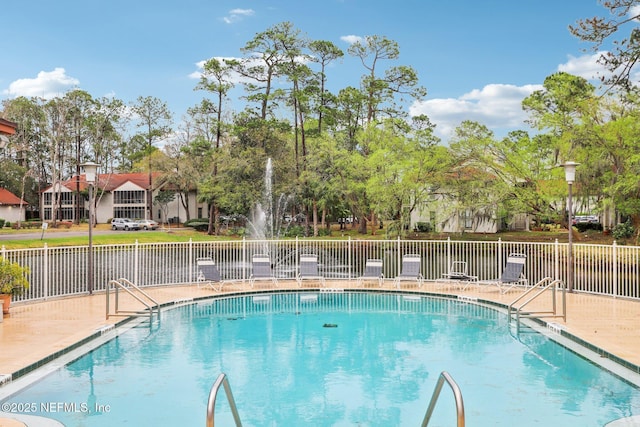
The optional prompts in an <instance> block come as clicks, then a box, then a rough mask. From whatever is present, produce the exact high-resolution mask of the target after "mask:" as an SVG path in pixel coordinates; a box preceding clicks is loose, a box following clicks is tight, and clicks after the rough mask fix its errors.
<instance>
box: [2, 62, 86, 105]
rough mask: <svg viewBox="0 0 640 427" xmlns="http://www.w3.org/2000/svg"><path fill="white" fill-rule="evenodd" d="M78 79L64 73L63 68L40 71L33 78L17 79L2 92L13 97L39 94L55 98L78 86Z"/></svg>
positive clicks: (46, 97) (42, 96) (45, 97)
mask: <svg viewBox="0 0 640 427" xmlns="http://www.w3.org/2000/svg"><path fill="white" fill-rule="evenodd" d="M79 84H80V81H79V80H78V79H76V78H74V77H70V76H68V75H67V74H66V71H65V69H64V68H55V69H54V70H53V71H40V72H39V73H38V76H37V77H36V78H35V79H18V80H16V81H14V82H12V83H11V84H9V88H8V89H5V90H4V91H3V92H2V93H3V94H5V95H8V96H11V97H14V98H17V97H19V96H26V97H32V96H39V97H41V98H44V99H51V98H55V97H56V96H59V95H62V94H64V93H65V92H67V91H69V90H70V89H73V88H74V87H76V86H78V85H79Z"/></svg>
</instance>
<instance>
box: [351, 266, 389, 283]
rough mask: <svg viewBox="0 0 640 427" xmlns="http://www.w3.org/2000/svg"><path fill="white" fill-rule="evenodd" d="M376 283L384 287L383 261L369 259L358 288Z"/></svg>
mask: <svg viewBox="0 0 640 427" xmlns="http://www.w3.org/2000/svg"><path fill="white" fill-rule="evenodd" d="M367 281H368V282H371V281H376V282H378V286H382V283H383V282H384V274H383V273H382V260H381V259H368V260H367V261H366V262H365V264H364V273H362V276H360V277H358V282H357V285H358V286H363V285H364V282H367Z"/></svg>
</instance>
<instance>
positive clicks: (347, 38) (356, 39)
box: [340, 35, 364, 44]
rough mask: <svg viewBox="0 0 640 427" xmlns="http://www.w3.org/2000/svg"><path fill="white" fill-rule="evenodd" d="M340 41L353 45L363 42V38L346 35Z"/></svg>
mask: <svg viewBox="0 0 640 427" xmlns="http://www.w3.org/2000/svg"><path fill="white" fill-rule="evenodd" d="M340 40H342V41H343V42H347V43H349V44H354V43H358V42H361V41H362V40H364V38H363V37H360V36H354V35H348V36H341V37H340Z"/></svg>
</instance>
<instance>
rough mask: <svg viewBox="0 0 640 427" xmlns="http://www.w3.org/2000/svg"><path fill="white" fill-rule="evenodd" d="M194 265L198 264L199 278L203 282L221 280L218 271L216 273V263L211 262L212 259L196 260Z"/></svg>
mask: <svg viewBox="0 0 640 427" xmlns="http://www.w3.org/2000/svg"><path fill="white" fill-rule="evenodd" d="M196 263H197V264H198V270H200V275H201V276H200V277H202V278H203V279H204V280H209V281H212V282H220V281H221V280H222V278H221V277H220V271H218V267H217V266H216V263H215V262H213V259H211V258H198V259H197V260H196Z"/></svg>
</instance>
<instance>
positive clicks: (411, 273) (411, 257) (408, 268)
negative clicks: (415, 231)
mask: <svg viewBox="0 0 640 427" xmlns="http://www.w3.org/2000/svg"><path fill="white" fill-rule="evenodd" d="M400 275H401V276H403V277H419V276H420V255H417V254H407V255H404V256H403V257H402V273H401V274H400Z"/></svg>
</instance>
